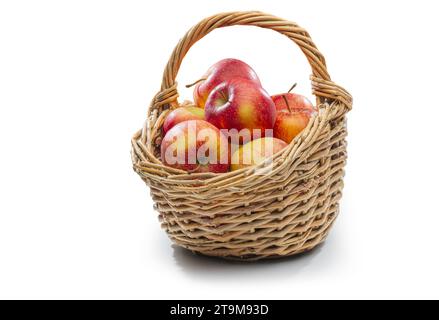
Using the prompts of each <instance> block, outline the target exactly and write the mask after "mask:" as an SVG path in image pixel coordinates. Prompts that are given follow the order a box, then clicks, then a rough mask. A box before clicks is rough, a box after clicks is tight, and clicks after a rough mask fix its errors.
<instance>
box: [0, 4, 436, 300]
mask: <svg viewBox="0 0 439 320" xmlns="http://www.w3.org/2000/svg"><path fill="white" fill-rule="evenodd" d="M436 6H437V3H436V1H421V0H419V1H363V2H361V3H360V2H358V1H274V0H270V1H237V0H235V1H189V0H186V1H174V2H172V1H1V2H0V147H1V149H0V154H1V158H0V298H43V299H44V298H59V299H64V298H85V299H88V298H134V299H139V298H156V299H161V298H168V299H170V298H175V299H179V298H229V299H234V298H243V299H247V298H248V299H250V298H262V299H264V298H273V299H275V298H280V299H293V298H300V299H304V298H439V289H438V286H439V273H438V270H439V250H438V245H439V238H438V233H439V209H438V198H439V195H438V181H439V174H438V163H439V156H438V151H437V150H438V145H439V143H438V138H439V134H438V119H439V105H438V102H437V90H438V78H437V74H438V72H439V65H438V56H439V50H438V42H437V30H439V20H438V19H437V12H438V8H437V7H436ZM249 9H256V10H261V11H266V12H268V13H272V14H275V15H278V16H281V17H283V18H286V19H289V20H293V21H296V22H298V23H299V24H300V25H302V26H303V27H305V28H306V29H307V30H308V31H309V32H310V34H311V35H312V37H313V39H314V41H315V43H316V44H317V45H318V47H319V49H320V50H321V51H322V52H323V53H324V54H325V56H326V59H327V63H328V70H329V72H330V73H331V75H332V78H333V79H334V81H336V82H337V83H339V84H340V85H342V86H344V87H346V88H347V89H348V90H350V92H351V93H352V95H353V96H354V99H355V100H354V102H355V103H354V109H353V111H352V112H351V113H350V114H349V124H348V126H349V164H348V166H347V174H346V179H345V182H346V187H345V193H344V198H343V200H342V210H341V215H340V216H339V219H338V220H337V223H336V225H335V227H334V228H333V230H332V232H331V234H330V236H329V238H328V240H327V242H326V244H325V245H324V246H322V247H320V248H319V249H317V250H316V251H314V252H313V253H311V254H308V255H305V256H302V257H299V258H295V259H287V260H281V261H276V262H268V263H258V264H236V263H235V264H233V263H229V262H223V261H218V260H215V259H208V258H200V257H197V256H193V255H192V254H190V253H187V252H186V251H183V250H181V249H177V248H173V247H172V246H171V243H170V241H169V240H168V238H167V237H166V235H165V234H164V233H163V231H162V230H161V229H160V227H159V223H158V221H157V217H156V213H155V212H154V211H153V210H152V202H151V200H150V198H149V192H148V189H147V188H146V186H145V185H144V184H143V182H142V181H141V180H140V178H139V177H138V176H137V175H136V174H135V173H134V172H133V171H132V169H131V160H130V155H129V151H130V138H131V135H132V134H133V133H134V132H135V131H136V130H137V129H139V128H140V127H141V126H142V123H143V120H144V119H145V114H146V109H147V105H148V103H149V101H150V99H151V98H152V97H153V95H154V94H155V93H156V92H157V90H158V89H159V87H160V80H161V74H162V71H163V68H164V66H165V64H166V62H167V59H168V57H169V54H170V53H171V51H172V49H173V47H174V46H175V45H176V43H177V41H178V39H179V38H180V37H181V36H182V35H183V34H184V32H185V31H186V30H187V29H189V28H190V27H191V26H192V25H193V24H195V23H196V22H198V21H199V20H201V19H202V18H204V17H206V16H209V15H212V14H214V13H217V12H222V11H231V10H249ZM225 57H236V58H239V59H242V60H244V61H246V62H248V63H249V64H250V65H252V66H253V67H254V69H255V70H256V71H257V73H258V74H259V76H260V78H261V79H262V81H263V84H264V86H265V87H266V89H267V90H268V91H269V92H270V93H273V94H274V93H278V92H283V91H285V90H287V89H288V88H289V87H290V86H291V84H292V83H294V82H298V83H299V86H298V88H297V91H298V92H303V93H305V94H310V83H309V81H308V75H309V74H310V68H309V66H308V65H307V63H306V60H305V59H304V57H303V55H302V54H301V52H300V51H299V50H298V49H297V47H296V46H295V45H294V44H293V43H291V42H290V41H289V40H288V39H287V38H284V37H282V36H280V35H278V34H276V33H274V32H273V31H268V30H262V29H258V28H248V27H236V28H229V29H223V30H218V31H215V32H214V33H212V34H211V35H209V36H208V37H206V38H205V39H203V40H202V41H200V42H199V43H197V44H196V46H195V47H194V48H193V49H192V50H191V51H190V53H189V54H188V56H187V58H186V59H185V61H184V63H183V66H182V69H181V73H180V74H179V77H178V79H177V80H178V81H179V83H180V89H181V95H182V97H186V98H190V97H191V92H190V90H187V89H185V88H184V86H183V84H186V83H189V82H191V81H193V80H196V79H198V78H199V76H200V75H201V74H202V73H203V72H204V71H205V70H206V69H207V68H208V67H209V66H210V65H211V64H213V63H214V62H216V61H217V60H219V59H221V58H225Z"/></svg>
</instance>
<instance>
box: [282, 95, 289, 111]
mask: <svg viewBox="0 0 439 320" xmlns="http://www.w3.org/2000/svg"><path fill="white" fill-rule="evenodd" d="M282 98H284V101H285V103H286V105H287V108H288V111H289V112H290V113H291V107H290V104H289V103H288V99H287V98H286V97H285V95H284V94H283V95H282Z"/></svg>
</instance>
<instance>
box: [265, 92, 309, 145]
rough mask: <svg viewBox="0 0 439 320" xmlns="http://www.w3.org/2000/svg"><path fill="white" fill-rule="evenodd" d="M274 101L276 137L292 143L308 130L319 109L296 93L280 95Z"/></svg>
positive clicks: (274, 97) (275, 96) (273, 97)
mask: <svg viewBox="0 0 439 320" xmlns="http://www.w3.org/2000/svg"><path fill="white" fill-rule="evenodd" d="M272 99H273V101H274V103H275V105H276V111H277V116H276V122H275V124H274V130H273V131H274V136H275V137H276V138H279V139H282V140H283V141H285V142H287V143H290V142H291V141H292V140H293V139H294V138H295V137H296V136H297V135H298V134H299V133H300V132H302V130H303V129H305V128H306V126H307V125H308V122H309V120H310V119H311V118H312V117H313V116H314V115H315V114H317V109H316V108H315V107H314V106H313V104H312V103H311V101H309V100H308V99H307V98H306V97H304V96H302V95H300V94H296V93H284V94H278V95H274V96H272Z"/></svg>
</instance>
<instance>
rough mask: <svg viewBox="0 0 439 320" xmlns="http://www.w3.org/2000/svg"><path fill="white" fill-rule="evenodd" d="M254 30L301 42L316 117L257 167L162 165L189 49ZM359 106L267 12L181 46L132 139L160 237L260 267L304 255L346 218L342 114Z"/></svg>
mask: <svg viewBox="0 0 439 320" xmlns="http://www.w3.org/2000/svg"><path fill="white" fill-rule="evenodd" d="M235 25H250V26H257V27H262V28H268V29H272V30H274V31H277V32H279V33H281V34H283V35H285V36H287V37H288V38H289V39H291V40H292V41H294V42H295V43H296V44H297V45H298V46H299V47H300V49H301V50H302V52H303V53H304V54H305V56H306V58H307V59H308V61H309V64H310V65H311V68H312V75H311V85H312V89H313V94H314V95H315V97H316V100H317V105H318V107H319V113H318V115H317V116H316V117H314V118H313V119H312V120H311V121H310V123H309V125H308V126H307V128H306V129H305V130H304V131H303V132H302V133H301V134H300V135H299V136H298V137H296V138H295V140H293V141H292V142H291V144H290V145H289V146H288V147H287V148H285V149H284V150H283V151H282V152H281V153H279V154H277V155H275V156H274V157H273V158H272V159H269V160H267V161H266V162H264V163H261V164H260V165H257V166H255V167H251V168H247V169H242V170H239V171H234V172H229V173H223V174H214V173H207V174H206V173H203V174H199V173H196V174H188V173H186V172H184V171H180V170H176V169H173V168H169V167H166V166H164V165H163V164H162V163H161V161H160V153H159V150H160V148H159V146H160V142H161V139H162V130H161V127H162V125H163V121H164V119H165V117H166V115H167V114H168V113H169V111H170V110H172V109H173V108H175V107H178V102H177V98H178V92H177V83H176V82H175V79H176V76H177V72H178V69H179V67H180V65H181V63H182V60H183V58H184V56H185V55H186V53H187V52H188V50H189V48H190V47H191V46H192V45H193V44H194V43H195V42H196V41H198V40H200V39H201V38H203V37H204V36H205V35H207V34H208V33H209V32H211V31H212V30H214V29H216V28H222V27H227V26H235ZM351 106H352V98H351V96H350V94H349V93H348V92H347V91H346V90H344V89H343V88H342V87H340V86H338V85H336V84H335V83H333V82H332V81H331V79H330V76H329V74H328V71H327V69H326V64H325V59H324V57H323V55H322V54H321V53H320V52H319V51H318V49H317V48H316V46H315V45H314V43H313V42H312V40H311V38H310V36H309V34H308V33H307V32H306V31H305V30H304V29H303V28H301V27H299V26H298V25H297V24H295V23H293V22H289V21H286V20H283V19H280V18H277V17H274V16H272V15H268V14H264V13H261V12H231V13H222V14H218V15H215V16H212V17H209V18H207V19H204V20H203V21H201V22H200V23H198V24H197V25H195V26H194V27H193V28H192V29H190V30H189V31H188V32H187V33H186V34H185V35H184V37H183V38H182V39H181V40H180V42H179V43H178V45H177V46H176V48H175V49H174V51H173V52H172V55H171V57H170V59H169V62H168V64H167V66H166V68H165V71H164V74H163V81H162V85H161V90H160V92H159V93H158V94H157V95H156V96H155V97H154V99H153V101H152V103H151V105H150V108H149V110H148V117H147V120H146V123H145V126H144V128H143V129H142V130H140V131H138V132H137V133H136V134H135V135H134V137H133V138H132V141H131V142H132V152H131V154H132V161H133V166H134V170H135V171H136V172H137V173H138V174H139V175H140V177H141V178H142V179H143V180H144V181H145V182H146V184H147V185H148V186H149V187H150V191H151V195H152V198H153V201H154V203H155V209H156V210H157V211H158V212H159V220H160V222H161V225H162V228H163V229H165V230H166V232H167V234H168V235H169V237H170V238H171V239H172V241H173V242H175V243H176V244H177V245H180V246H182V247H185V248H187V249H189V250H192V251H194V252H197V253H201V254H205V255H210V256H220V257H226V258H235V259H249V260H257V259H262V258H275V257H282V256H289V255H294V254H298V253H301V252H304V251H308V250H311V249H312V248H314V247H315V246H317V245H318V244H320V243H321V242H323V241H324V240H325V238H326V236H327V234H328V231H329V230H330V228H331V226H332V224H333V222H334V220H335V218H336V217H337V215H338V211H339V205H338V203H339V200H340V198H341V192H342V188H343V181H342V178H343V175H344V171H343V168H344V166H345V163H346V142H345V138H346V134H347V132H346V122H345V114H346V112H347V111H349V110H350V109H351Z"/></svg>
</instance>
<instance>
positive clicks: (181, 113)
mask: <svg viewBox="0 0 439 320" xmlns="http://www.w3.org/2000/svg"><path fill="white" fill-rule="evenodd" d="M188 120H204V109H201V108H198V107H180V108H177V109H174V110H172V111H171V112H170V113H169V114H168V115H167V116H166V119H165V122H164V123H163V132H164V133H165V134H166V132H168V131H169V130H170V129H171V128H172V127H173V126H175V125H176V124H178V123H180V122H183V121H188Z"/></svg>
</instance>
